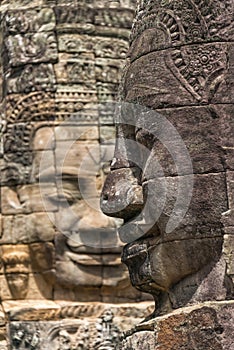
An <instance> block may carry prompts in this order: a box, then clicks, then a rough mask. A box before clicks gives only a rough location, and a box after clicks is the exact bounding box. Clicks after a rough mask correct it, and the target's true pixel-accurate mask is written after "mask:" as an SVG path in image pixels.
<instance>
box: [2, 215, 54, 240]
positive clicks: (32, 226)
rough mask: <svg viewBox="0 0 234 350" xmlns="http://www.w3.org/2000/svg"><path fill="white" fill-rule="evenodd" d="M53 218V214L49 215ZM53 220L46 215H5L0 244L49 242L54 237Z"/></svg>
mask: <svg viewBox="0 0 234 350" xmlns="http://www.w3.org/2000/svg"><path fill="white" fill-rule="evenodd" d="M49 215H50V217H51V216H52V217H53V213H50V214H49ZM54 222H55V221H54V220H52V221H51V220H50V218H49V217H48V215H47V214H46V213H33V214H30V215H16V216H12V215H7V216H4V217H3V235H2V238H1V240H0V243H1V244H16V243H31V242H38V241H51V240H53V238H54V235H55V229H54V224H53V223H54Z"/></svg>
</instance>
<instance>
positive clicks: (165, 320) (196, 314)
mask: <svg viewBox="0 0 234 350" xmlns="http://www.w3.org/2000/svg"><path fill="white" fill-rule="evenodd" d="M233 317H234V315H233V302H228V301H227V302H219V303H218V302H217V303H204V304H200V305H197V306H195V307H190V308H189V307H188V308H183V309H180V310H177V311H174V312H172V313H171V314H168V315H166V316H162V317H158V318H155V319H152V320H151V321H149V322H145V323H144V322H143V323H142V324H141V325H139V326H137V327H135V328H133V330H132V331H130V332H127V333H126V334H125V337H124V340H123V342H122V344H121V346H122V347H121V349H123V350H127V349H134V350H138V349H142V345H143V346H145V349H152V350H155V349H157V350H168V349H173V350H180V349H183V350H189V349H191V346H193V348H199V349H201V350H206V349H211V348H212V349H215V350H216V349H217V350H219V349H227V350H228V349H231V348H232V347H233V344H234V343H233V322H232V320H233ZM143 341H144V343H143Z"/></svg>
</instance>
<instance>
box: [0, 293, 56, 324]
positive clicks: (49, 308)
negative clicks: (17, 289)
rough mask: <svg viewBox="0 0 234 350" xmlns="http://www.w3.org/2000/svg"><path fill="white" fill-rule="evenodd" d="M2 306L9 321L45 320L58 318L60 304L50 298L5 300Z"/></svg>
mask: <svg viewBox="0 0 234 350" xmlns="http://www.w3.org/2000/svg"><path fill="white" fill-rule="evenodd" d="M3 308H4V311H5V313H6V315H7V319H8V322H9V321H45V320H48V321H49V320H57V319H59V318H60V306H59V305H58V304H56V303H55V302H54V301H51V300H41V299H39V300H17V301H16V300H7V301H4V302H3Z"/></svg>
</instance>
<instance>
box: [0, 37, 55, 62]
mask: <svg viewBox="0 0 234 350" xmlns="http://www.w3.org/2000/svg"><path fill="white" fill-rule="evenodd" d="M4 54H5V55H6V56H7V58H8V64H9V66H10V67H17V66H21V65H25V64H29V63H42V62H54V61H55V60H56V59H57V56H58V50H57V41H56V37H55V35H54V33H53V32H37V33H33V34H32V33H26V34H24V35H21V34H17V35H14V36H9V37H8V38H6V39H5V52H4Z"/></svg>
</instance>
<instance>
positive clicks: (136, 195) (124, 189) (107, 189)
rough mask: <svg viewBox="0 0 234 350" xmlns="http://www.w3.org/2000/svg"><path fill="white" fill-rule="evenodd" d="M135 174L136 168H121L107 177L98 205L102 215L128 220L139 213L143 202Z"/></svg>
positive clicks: (140, 188)
mask: <svg viewBox="0 0 234 350" xmlns="http://www.w3.org/2000/svg"><path fill="white" fill-rule="evenodd" d="M137 172H138V173H139V170H138V169H137V168H122V169H116V170H112V171H111V173H110V174H109V175H108V176H107V178H106V181H105V183H104V186H103V190H102V194H101V203H100V206H101V210H102V211H103V213H104V214H106V215H108V216H113V217H117V218H122V219H124V220H128V219H130V218H132V217H134V216H135V215H137V214H138V213H140V212H141V210H142V209H143V205H144V202H143V193H142V187H141V186H140V185H139V183H138V180H137Z"/></svg>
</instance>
